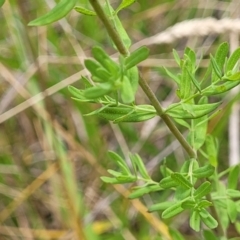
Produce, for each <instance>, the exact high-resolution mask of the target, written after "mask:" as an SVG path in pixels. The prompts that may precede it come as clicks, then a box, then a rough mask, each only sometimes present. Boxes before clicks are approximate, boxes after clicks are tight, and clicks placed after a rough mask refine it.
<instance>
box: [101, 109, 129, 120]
mask: <svg viewBox="0 0 240 240" xmlns="http://www.w3.org/2000/svg"><path fill="white" fill-rule="evenodd" d="M132 111H133V110H132V109H131V108H125V107H107V108H105V109H103V110H102V111H101V112H99V113H97V115H98V116H100V117H102V118H105V119H106V120H109V121H114V120H115V119H118V118H120V117H124V116H126V115H127V114H129V113H131V112H132Z"/></svg>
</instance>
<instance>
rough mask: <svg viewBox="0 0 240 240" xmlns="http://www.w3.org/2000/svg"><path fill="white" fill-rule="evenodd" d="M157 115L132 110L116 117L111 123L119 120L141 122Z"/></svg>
mask: <svg viewBox="0 0 240 240" xmlns="http://www.w3.org/2000/svg"><path fill="white" fill-rule="evenodd" d="M155 116H157V114H156V113H143V112H136V111H133V112H132V113H131V114H129V115H126V116H122V117H119V118H116V119H114V120H113V123H119V122H143V121H147V120H149V119H151V118H154V117H155Z"/></svg>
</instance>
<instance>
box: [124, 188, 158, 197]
mask: <svg viewBox="0 0 240 240" xmlns="http://www.w3.org/2000/svg"><path fill="white" fill-rule="evenodd" d="M160 190H162V188H161V187H160V186H159V185H151V186H144V187H142V188H139V189H137V190H135V191H133V192H132V193H131V194H130V195H129V196H128V198H130V199H134V198H139V197H141V196H143V195H144V194H147V193H150V192H156V191H160Z"/></svg>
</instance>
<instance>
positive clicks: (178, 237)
mask: <svg viewBox="0 0 240 240" xmlns="http://www.w3.org/2000/svg"><path fill="white" fill-rule="evenodd" d="M169 233H170V235H171V237H172V239H173V240H185V238H184V237H183V236H182V234H181V233H180V232H179V231H178V230H176V229H171V228H169Z"/></svg>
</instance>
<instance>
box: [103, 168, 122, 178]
mask: <svg viewBox="0 0 240 240" xmlns="http://www.w3.org/2000/svg"><path fill="white" fill-rule="evenodd" d="M107 171H108V172H109V173H110V174H111V175H113V176H114V177H119V176H121V175H122V173H120V172H117V171H114V170H112V169H108V170H107Z"/></svg>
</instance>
